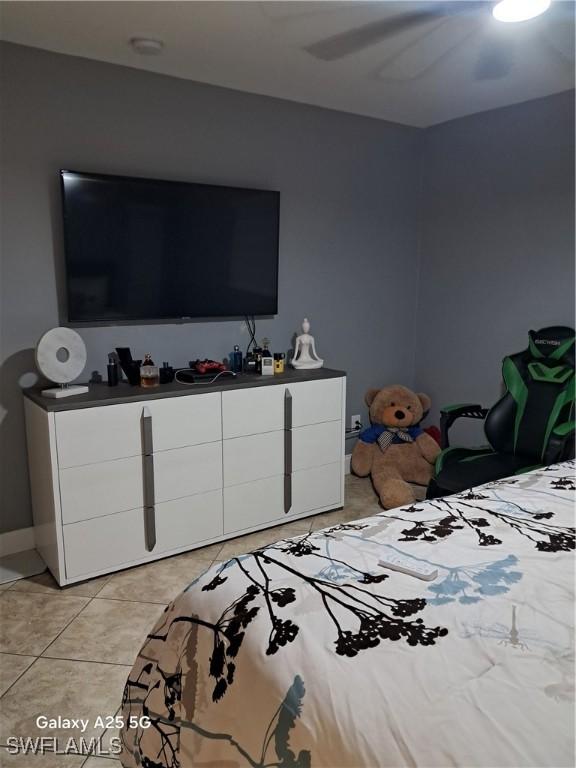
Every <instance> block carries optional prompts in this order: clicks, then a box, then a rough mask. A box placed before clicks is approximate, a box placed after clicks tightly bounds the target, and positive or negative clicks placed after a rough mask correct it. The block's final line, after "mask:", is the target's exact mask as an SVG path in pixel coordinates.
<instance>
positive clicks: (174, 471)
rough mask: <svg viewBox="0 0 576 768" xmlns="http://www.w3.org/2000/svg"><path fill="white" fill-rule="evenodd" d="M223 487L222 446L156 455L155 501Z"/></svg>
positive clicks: (196, 447) (177, 449)
mask: <svg viewBox="0 0 576 768" xmlns="http://www.w3.org/2000/svg"><path fill="white" fill-rule="evenodd" d="M217 488H222V443H206V444H204V445H193V446H190V447H189V448H176V449H174V450H172V451H160V452H159V453H155V454H154V496H155V499H156V502H157V503H158V502H162V501H168V500H169V499H178V498H180V497H181V496H190V495H191V494H195V493H203V492H205V491H212V490H216V489H217Z"/></svg>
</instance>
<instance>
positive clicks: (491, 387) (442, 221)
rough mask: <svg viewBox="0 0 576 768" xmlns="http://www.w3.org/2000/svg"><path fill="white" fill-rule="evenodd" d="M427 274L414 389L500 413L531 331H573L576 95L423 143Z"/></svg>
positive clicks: (450, 126) (461, 125) (446, 128)
mask: <svg viewBox="0 0 576 768" xmlns="http://www.w3.org/2000/svg"><path fill="white" fill-rule="evenodd" d="M420 265H421V266H420V282H419V285H420V292H419V301H418V324H417V339H418V342H417V358H416V360H417V362H416V380H417V381H418V386H419V387H421V388H422V389H424V390H426V391H427V392H428V393H429V394H430V395H431V396H432V398H433V400H434V401H435V405H436V406H438V405H440V404H444V403H451V402H452V403H457V402H468V401H472V402H481V403H483V404H486V405H490V404H492V403H493V402H494V401H495V400H496V399H497V398H498V396H499V394H500V381H501V376H500V366H501V360H502V358H503V357H504V355H506V354H507V353H509V352H515V351H518V350H520V349H522V348H523V347H525V346H526V345H527V333H528V330H529V329H531V328H534V329H537V328H541V327H543V326H546V325H557V324H559V325H560V324H563V325H573V323H574V92H573V91H572V92H564V93H561V94H559V95H556V96H550V97H548V98H545V99H538V100H534V101H531V102H526V103H524V104H520V105H517V106H514V107H507V108H505V109H498V110H493V111H490V112H485V113H482V114H478V115H473V116H471V117H467V118H463V119H459V120H454V121H451V122H449V123H445V124H443V125H439V126H435V127H433V128H431V129H428V130H427V131H426V132H425V136H424V172H423V215H422V239H421V248H420ZM455 437H456V438H457V439H462V438H464V437H465V438H468V439H470V438H471V437H473V438H479V437H481V433H480V432H479V431H478V430H477V429H475V428H474V429H471V428H470V427H466V426H465V425H464V424H462V426H461V427H459V428H456V431H455Z"/></svg>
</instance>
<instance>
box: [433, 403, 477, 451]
mask: <svg viewBox="0 0 576 768" xmlns="http://www.w3.org/2000/svg"><path fill="white" fill-rule="evenodd" d="M487 413H488V408H482V406H481V405H480V404H479V403H457V404H456V405H445V406H444V407H443V408H441V409H440V446H441V448H448V447H449V446H450V442H449V440H448V430H449V429H450V427H451V426H452V424H454V422H455V421H456V419H460V418H465V419H485V418H486V414H487Z"/></svg>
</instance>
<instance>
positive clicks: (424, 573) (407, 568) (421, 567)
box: [378, 552, 438, 581]
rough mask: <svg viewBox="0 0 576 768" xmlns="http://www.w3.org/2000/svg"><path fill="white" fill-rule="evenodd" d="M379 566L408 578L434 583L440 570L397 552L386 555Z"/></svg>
mask: <svg viewBox="0 0 576 768" xmlns="http://www.w3.org/2000/svg"><path fill="white" fill-rule="evenodd" d="M378 565H381V566H382V567H383V568H389V569H390V570H391V571H398V573H405V574H406V575H407V576H414V577H415V578H417V579H422V580H423V581H434V579H435V578H436V577H437V576H438V568H434V567H433V566H432V565H428V564H427V563H421V562H420V561H419V560H413V559H412V558H411V557H404V555H400V554H398V553H397V552H391V553H390V554H387V555H384V557H383V558H382V559H381V560H379V562H378Z"/></svg>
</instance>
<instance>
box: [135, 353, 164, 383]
mask: <svg viewBox="0 0 576 768" xmlns="http://www.w3.org/2000/svg"><path fill="white" fill-rule="evenodd" d="M159 384H160V371H159V370H158V366H157V365H154V361H153V360H152V356H151V355H144V362H143V363H142V365H141V366H140V386H141V387H157V386H158V385H159Z"/></svg>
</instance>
